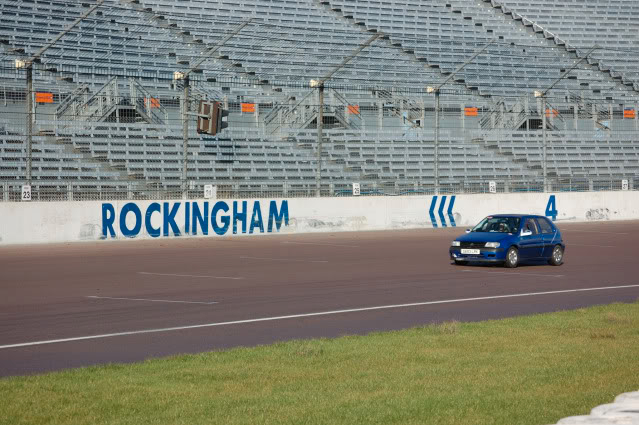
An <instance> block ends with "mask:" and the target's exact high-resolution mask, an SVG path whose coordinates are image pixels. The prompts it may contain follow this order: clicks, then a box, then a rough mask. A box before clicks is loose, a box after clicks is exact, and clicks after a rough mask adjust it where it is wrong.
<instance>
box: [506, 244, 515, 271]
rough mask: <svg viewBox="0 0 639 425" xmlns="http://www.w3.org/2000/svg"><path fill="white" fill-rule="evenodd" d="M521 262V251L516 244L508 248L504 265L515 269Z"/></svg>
mask: <svg viewBox="0 0 639 425" xmlns="http://www.w3.org/2000/svg"><path fill="white" fill-rule="evenodd" d="M517 264H519V251H518V250H517V248H515V247H514V246H511V247H510V248H508V252H506V262H505V263H504V266H506V267H508V268H509V269H514V268H515V267H517Z"/></svg>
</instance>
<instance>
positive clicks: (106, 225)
mask: <svg viewBox="0 0 639 425" xmlns="http://www.w3.org/2000/svg"><path fill="white" fill-rule="evenodd" d="M114 221H115V208H113V204H102V237H103V238H107V237H109V235H111V237H112V238H114V237H115V230H113V222H114ZM107 233H108V234H109V235H107Z"/></svg>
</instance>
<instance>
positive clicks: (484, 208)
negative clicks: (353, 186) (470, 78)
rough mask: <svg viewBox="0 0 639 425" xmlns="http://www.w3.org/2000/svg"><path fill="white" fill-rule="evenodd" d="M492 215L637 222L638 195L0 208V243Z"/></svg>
mask: <svg viewBox="0 0 639 425" xmlns="http://www.w3.org/2000/svg"><path fill="white" fill-rule="evenodd" d="M498 213H533V214H540V215H547V216H551V217H553V218H554V219H555V220H556V221H558V222H561V221H601V220H631V219H639V192H634V191H629V192H590V193H584V192H580V193H554V194H548V193H532V194H486V195H456V196H441V195H440V196H410V197H345V198H321V199H316V198H310V199H304V198H295V199H273V200H271V199H267V200H236V201H233V200H220V201H216V200H197V201H188V202H185V201H113V202H20V203H9V202H5V203H0V244H3V245H7V244H23V243H54V242H74V241H86V240H101V239H103V240H117V239H128V238H131V239H140V238H154V237H158V238H164V237H178V236H179V237H220V236H241V235H251V234H252V235H257V234H269V233H308V232H339V231H365V230H391V229H411V228H440V227H450V226H459V227H468V226H472V225H474V224H476V223H477V222H479V221H480V220H481V219H482V218H483V217H485V216H486V215H490V214H498Z"/></svg>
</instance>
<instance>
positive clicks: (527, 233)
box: [521, 230, 532, 236]
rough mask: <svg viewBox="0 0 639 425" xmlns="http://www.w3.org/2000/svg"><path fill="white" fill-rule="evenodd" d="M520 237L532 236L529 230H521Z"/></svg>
mask: <svg viewBox="0 0 639 425" xmlns="http://www.w3.org/2000/svg"><path fill="white" fill-rule="evenodd" d="M521 235H522V236H530V235H532V232H531V231H530V230H522V231H521Z"/></svg>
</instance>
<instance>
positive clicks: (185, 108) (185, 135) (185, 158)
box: [174, 18, 253, 199]
mask: <svg viewBox="0 0 639 425" xmlns="http://www.w3.org/2000/svg"><path fill="white" fill-rule="evenodd" d="M252 20H253V18H248V19H247V20H245V21H244V22H243V23H241V24H240V25H239V26H238V27H237V28H236V29H235V30H234V31H233V32H232V33H230V34H229V35H227V36H226V37H224V39H222V41H220V42H219V43H218V44H216V45H215V46H214V47H212V48H210V49H209V50H207V51H206V52H205V53H204V54H203V55H202V57H201V58H200V59H199V60H198V61H197V62H195V65H193V66H192V67H191V68H189V70H188V71H185V72H183V73H176V74H175V77H174V78H175V79H180V80H183V81H184V99H183V100H182V145H183V152H182V199H187V198H188V191H189V188H188V183H187V175H188V167H189V166H188V164H189V115H190V111H189V109H190V106H189V105H190V102H189V86H190V78H189V76H190V75H191V72H193V70H195V69H197V67H199V66H200V65H202V63H203V62H204V61H205V60H207V59H209V58H210V57H211V55H213V53H215V52H217V51H218V50H219V49H220V48H221V47H222V46H224V44H226V42H227V41H229V40H230V39H231V38H233V37H235V36H236V35H237V34H238V33H239V32H240V31H242V29H243V28H244V27H245V26H247V25H248V24H249V23H250V22H251V21H252Z"/></svg>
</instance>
